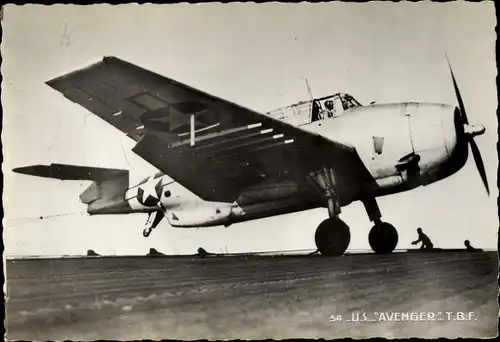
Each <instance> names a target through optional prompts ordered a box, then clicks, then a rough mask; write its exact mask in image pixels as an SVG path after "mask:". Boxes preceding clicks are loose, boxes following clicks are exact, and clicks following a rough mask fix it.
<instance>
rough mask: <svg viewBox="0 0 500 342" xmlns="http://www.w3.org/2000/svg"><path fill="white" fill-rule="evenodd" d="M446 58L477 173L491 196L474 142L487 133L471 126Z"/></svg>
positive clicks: (481, 128) (477, 148) (478, 127)
mask: <svg viewBox="0 0 500 342" xmlns="http://www.w3.org/2000/svg"><path fill="white" fill-rule="evenodd" d="M445 56H446V60H447V61H448V67H449V68H450V73H451V79H452V80H453V87H454V88H455V95H456V96H457V101H458V106H459V109H460V116H461V118H462V122H463V125H464V134H465V135H466V136H467V138H468V141H469V144H470V147H471V151H472V156H473V157H474V162H475V163H476V167H477V171H478V172H479V176H481V180H482V181H483V184H484V187H485V189H486V192H487V193H488V195H489V194H490V188H489V186H488V179H487V178H486V170H485V168H484V162H483V158H482V157H481V153H480V152H479V147H478V146H477V144H476V142H475V141H474V137H475V136H477V135H481V134H483V133H484V132H485V128H484V126H483V125H470V124H469V119H468V118H467V112H466V110H465V106H464V102H463V100H462V95H461V94H460V89H459V88H458V84H457V80H456V79H455V75H454V74H453V69H452V68H451V64H450V60H449V59H448V55H445Z"/></svg>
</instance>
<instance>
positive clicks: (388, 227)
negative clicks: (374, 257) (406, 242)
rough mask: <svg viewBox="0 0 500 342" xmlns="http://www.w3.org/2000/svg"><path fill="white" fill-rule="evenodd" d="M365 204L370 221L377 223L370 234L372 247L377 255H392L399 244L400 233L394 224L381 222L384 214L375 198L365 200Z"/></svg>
mask: <svg viewBox="0 0 500 342" xmlns="http://www.w3.org/2000/svg"><path fill="white" fill-rule="evenodd" d="M363 204H364V205H365V209H366V212H367V213H368V217H369V218H370V221H372V222H374V223H375V225H374V226H373V227H372V229H371V230H370V233H369V234H368V242H369V243H370V247H371V248H372V250H373V251H374V252H375V253H377V254H388V253H391V252H392V251H393V250H394V249H395V248H396V246H397V244H398V232H397V230H396V228H394V226H393V225H392V224H390V223H387V222H382V221H381V220H380V218H381V217H382V214H381V213H380V209H379V207H378V204H377V202H376V200H375V198H369V199H365V200H363Z"/></svg>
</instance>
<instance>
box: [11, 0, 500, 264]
mask: <svg viewBox="0 0 500 342" xmlns="http://www.w3.org/2000/svg"><path fill="white" fill-rule="evenodd" d="M2 25H3V29H4V36H3V44H2V56H3V58H4V59H3V64H2V74H3V77H4V81H3V85H2V87H3V89H2V104H3V109H4V122H3V123H4V128H3V132H2V133H3V135H2V139H3V144H4V150H3V153H4V160H5V162H4V165H3V171H4V177H5V183H4V186H5V187H4V197H3V200H4V210H5V216H6V218H5V220H4V225H5V229H4V239H5V244H6V255H8V256H14V255H60V254H83V253H85V252H86V251H87V249H90V248H92V249H94V250H95V251H96V252H98V253H101V254H144V253H146V252H147V250H148V249H149V248H150V247H154V248H157V249H158V250H159V251H162V252H164V253H180V254H183V253H194V252H195V251H196V249H197V248H198V247H199V246H203V247H204V248H205V249H207V250H209V251H213V252H220V251H221V250H222V249H224V248H226V247H227V250H228V251H229V252H248V251H265V250H287V249H306V248H315V247H314V231H315V229H316V227H317V225H318V224H319V223H320V222H321V221H322V220H324V219H325V218H326V217H327V211H326V209H316V210H311V211H307V212H302V213H295V214H290V215H285V216H279V217H273V218H268V219H262V220H257V221H252V222H248V223H242V224H235V225H232V226H230V227H228V228H224V227H214V228H200V229H178V228H177V229H176V228H172V227H170V226H169V225H168V223H167V222H163V223H162V224H161V225H160V226H159V227H158V228H157V229H156V230H155V231H153V233H152V234H151V236H150V237H149V239H144V238H143V237H142V233H141V231H142V229H143V225H144V223H145V220H146V216H147V215H146V214H132V215H124V216H118V215H112V216H92V217H90V216H88V215H85V214H80V215H78V214H74V215H67V216H62V217H52V218H46V219H43V220H40V219H36V217H38V216H47V215H55V214H67V213H78V212H85V210H86V206H85V205H83V204H81V203H80V202H79V199H78V195H79V194H80V192H82V191H83V190H84V189H85V187H87V186H88V183H79V182H61V181H58V180H50V179H42V178H37V177H29V176H23V175H17V174H13V173H12V172H11V171H10V170H11V169H12V168H14V167H18V166H26V165H32V164H49V163H50V162H60V163H67V164H76V165H89V166H99V167H113V168H127V169H129V168H130V169H131V172H132V174H131V176H132V180H138V179H139V178H142V177H143V176H145V175H149V174H150V173H151V171H152V170H154V169H153V168H152V166H150V165H149V164H147V163H146V162H144V161H142V160H141V159H140V158H139V157H138V156H136V155H135V154H134V153H133V152H131V151H130V149H131V148H132V147H133V142H132V141H131V140H129V139H128V138H126V137H125V136H124V134H123V133H121V132H120V131H118V130H116V129H115V128H113V127H112V126H110V125H108V124H107V123H105V122H104V121H102V120H101V119H99V118H98V117H96V116H94V115H93V114H91V113H90V112H88V111H87V110H85V109H84V108H82V107H80V106H79V105H77V104H74V103H72V102H70V101H69V100H67V99H65V98H64V97H63V96H62V95H61V94H59V93H58V92H56V91H54V90H52V89H51V88H49V87H48V86H47V85H45V84H44V82H45V81H47V80H49V79H52V78H54V77H57V76H60V75H62V74H65V73H67V72H69V71H72V70H75V69H77V68H80V67H82V66H86V65H88V64H89V63H91V62H95V61H97V60H99V59H101V58H102V56H105V55H113V56H117V57H119V58H122V59H125V60H127V61H129V62H132V63H134V64H137V65H139V66H142V67H144V68H146V69H149V70H152V71H155V72H158V73H160V74H163V75H165V76H167V77H171V78H173V79H176V80H178V81H181V82H183V83H187V84H189V85H191V86H194V87H196V88H198V89H201V90H204V91H206V92H209V93H212V94H214V95H217V96H220V97H222V98H225V99H228V100H231V101H234V102H237V103H239V104H241V105H244V106H246V107H250V108H252V109H256V110H259V111H262V112H263V111H267V110H270V109H274V108H276V107H280V106H283V105H287V104H291V103H293V102H296V101H299V100H304V99H308V97H309V96H308V94H307V89H306V86H305V83H304V80H303V77H304V76H307V77H308V80H309V83H310V85H311V88H312V91H313V94H314V95H315V96H321V95H327V94H332V93H335V92H339V91H342V92H347V93H350V94H351V95H353V96H354V97H355V98H357V99H358V100H359V101H361V102H362V103H364V104H367V103H368V102H370V101H377V102H379V103H382V102H401V101H425V102H440V103H449V104H455V103H456V99H455V94H454V91H453V86H452V83H451V78H450V75H449V71H448V68H447V64H446V60H445V58H444V52H447V53H448V56H449V57H450V60H451V62H452V65H453V67H454V71H455V75H456V77H457V81H458V83H459V86H460V90H461V92H462V96H463V98H464V102H465V105H466V108H467V112H468V115H469V121H470V122H471V123H481V124H484V125H485V126H486V128H487V132H486V134H485V135H483V136H480V137H477V138H476V141H477V143H478V145H479V148H480V149H481V152H482V155H483V158H484V162H485V164H486V169H487V174H488V179H489V182H490V188H491V189H492V193H491V196H490V197H489V198H488V197H487V196H486V192H485V191H484V189H483V187H482V184H481V181H480V177H479V175H478V173H477V171H476V169H475V166H474V164H473V160H472V156H469V161H468V163H467V165H466V166H465V167H464V169H462V170H461V171H460V172H459V173H457V174H455V175H454V176H452V177H450V178H448V179H446V180H444V181H441V182H439V183H435V184H433V185H430V186H427V187H420V188H418V189H416V190H413V191H410V192H406V193H402V194H398V195H393V196H389V197H384V198H380V199H379V205H380V207H381V210H382V213H383V215H384V216H383V218H384V220H386V221H388V222H391V223H392V224H394V225H395V226H396V227H397V228H398V231H399V236H400V240H399V244H398V247H397V248H407V247H411V245H410V242H411V241H412V240H414V239H415V238H416V232H415V229H416V228H417V227H419V226H420V227H422V228H423V229H424V231H425V232H426V233H427V234H428V235H429V236H430V237H431V239H432V240H433V241H434V243H435V245H436V246H437V247H442V248H461V247H463V241H464V240H465V239H470V240H471V242H472V244H473V245H474V246H477V247H483V248H496V246H497V231H498V217H497V208H496V197H497V194H498V193H497V189H496V170H497V165H498V161H497V153H496V148H495V144H496V141H497V134H496V132H497V120H496V107H497V101H496V99H497V96H496V84H495V77H496V73H497V70H496V66H495V32H494V28H495V25H496V20H495V15H494V5H493V3H492V2H490V3H486V2H483V3H476V4H473V3H465V2H453V3H442V4H438V3H431V2H425V3H423V2H420V3H363V4H347V3H330V4H314V5H312V4H294V5H290V4H263V5H255V4H225V5H222V4H204V5H186V4H181V5H164V6H160V5H143V6H138V5H120V6H109V5H94V6H84V7H81V6H73V5H57V6H50V7H46V6H37V5H24V6H17V7H16V6H11V5H9V6H6V7H5V8H4V19H3V23H2ZM65 32H66V35H65ZM67 36H69V40H68V39H65V37H67ZM353 129H354V128H353ZM341 217H342V218H343V219H344V220H345V221H346V222H347V223H348V224H349V225H350V226H351V234H352V240H351V245H350V248H352V249H369V244H368V232H369V229H370V228H371V223H370V222H369V220H368V218H367V215H366V212H365V210H364V208H363V206H362V205H361V204H359V203H355V204H352V205H350V206H348V207H344V208H343V213H342V215H341ZM20 218H28V219H20Z"/></svg>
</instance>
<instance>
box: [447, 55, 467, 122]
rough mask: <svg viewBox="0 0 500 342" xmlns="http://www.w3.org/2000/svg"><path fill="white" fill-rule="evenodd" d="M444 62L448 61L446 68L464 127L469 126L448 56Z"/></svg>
mask: <svg viewBox="0 0 500 342" xmlns="http://www.w3.org/2000/svg"><path fill="white" fill-rule="evenodd" d="M445 56H446V60H447V61H448V67H449V68H450V73H451V79H452V80H453V87H454V88H455V95H456V96H457V100H458V106H459V107H460V113H462V119H463V120H464V123H465V124H466V125H468V124H469V120H468V119H467V113H466V112H465V106H464V102H463V100H462V96H461V95H460V90H459V89H458V84H457V81H456V79H455V75H454V74H453V69H452V68H451V64H450V60H449V59H448V55H446V54H445Z"/></svg>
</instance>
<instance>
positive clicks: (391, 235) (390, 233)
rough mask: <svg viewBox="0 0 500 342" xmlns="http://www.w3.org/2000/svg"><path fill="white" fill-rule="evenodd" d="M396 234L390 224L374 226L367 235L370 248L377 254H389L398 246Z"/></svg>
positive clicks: (383, 223)
mask: <svg viewBox="0 0 500 342" xmlns="http://www.w3.org/2000/svg"><path fill="white" fill-rule="evenodd" d="M398 239H399V238H398V232H397V230H396V228H394V226H393V225H392V224H390V223H387V222H380V223H377V224H375V225H374V226H373V227H372V229H371V230H370V234H369V235H368V242H369V243H370V247H371V248H372V250H373V251H374V252H375V253H377V254H389V253H392V251H394V249H395V248H396V246H397V244H398Z"/></svg>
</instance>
